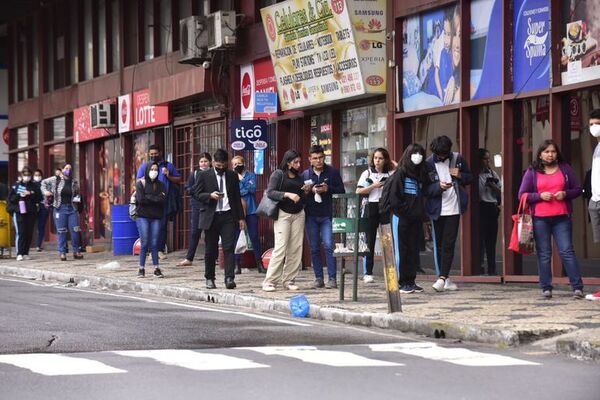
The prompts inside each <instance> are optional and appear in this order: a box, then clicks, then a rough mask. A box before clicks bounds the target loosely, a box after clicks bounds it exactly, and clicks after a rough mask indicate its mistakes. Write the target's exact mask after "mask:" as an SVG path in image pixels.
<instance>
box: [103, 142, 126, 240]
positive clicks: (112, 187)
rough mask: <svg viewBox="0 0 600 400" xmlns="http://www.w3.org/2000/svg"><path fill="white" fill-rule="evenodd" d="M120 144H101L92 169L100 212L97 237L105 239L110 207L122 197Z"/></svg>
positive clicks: (109, 218)
mask: <svg viewBox="0 0 600 400" xmlns="http://www.w3.org/2000/svg"><path fill="white" fill-rule="evenodd" d="M120 143H121V141H120V139H112V140H107V141H105V142H103V143H101V144H100V145H99V148H100V151H99V154H98V165H96V166H95V168H94V172H95V173H96V181H97V182H98V184H99V187H98V190H97V191H96V193H97V196H98V197H97V198H96V201H97V202H98V206H99V211H100V221H101V223H100V225H99V228H100V232H99V235H100V236H101V237H107V232H110V231H111V230H112V229H111V214H110V210H111V205H113V204H119V203H120V200H121V197H122V196H121V194H122V193H121V191H122V189H123V187H122V185H121V182H122V178H123V171H122V170H121V168H119V166H120V165H123V152H122V147H121V144H120ZM134 181H135V180H134Z"/></svg>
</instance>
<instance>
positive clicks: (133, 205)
mask: <svg viewBox="0 0 600 400" xmlns="http://www.w3.org/2000/svg"><path fill="white" fill-rule="evenodd" d="M140 182H142V187H144V188H145V187H146V180H145V179H144V178H141V179H140ZM136 191H137V190H134V191H133V193H131V197H130V198H129V218H131V219H132V220H134V221H135V220H136V219H137V217H138V209H137V206H138V204H137V201H136V199H135V193H136Z"/></svg>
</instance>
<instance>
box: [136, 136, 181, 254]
mask: <svg viewBox="0 0 600 400" xmlns="http://www.w3.org/2000/svg"><path fill="white" fill-rule="evenodd" d="M148 160H149V161H147V162H145V163H143V164H142V165H141V166H140V168H139V169H138V172H137V175H136V179H142V178H143V177H144V176H146V168H147V166H148V165H149V163H157V164H158V180H159V181H161V182H162V183H163V185H165V189H166V190H167V203H166V204H165V207H164V208H163V217H162V218H161V220H160V236H159V238H158V249H159V251H158V256H159V257H160V259H161V260H164V259H166V258H167V255H166V253H165V252H164V250H165V245H166V243H167V229H168V223H167V222H168V220H169V218H171V217H172V216H174V215H175V214H176V213H177V212H178V211H179V207H180V204H179V203H180V201H181V194H180V192H179V184H180V183H181V174H180V173H179V171H178V170H177V168H175V166H174V165H173V164H172V163H170V162H168V161H165V160H163V158H162V155H161V152H160V147H158V145H156V144H153V145H151V146H150V147H148Z"/></svg>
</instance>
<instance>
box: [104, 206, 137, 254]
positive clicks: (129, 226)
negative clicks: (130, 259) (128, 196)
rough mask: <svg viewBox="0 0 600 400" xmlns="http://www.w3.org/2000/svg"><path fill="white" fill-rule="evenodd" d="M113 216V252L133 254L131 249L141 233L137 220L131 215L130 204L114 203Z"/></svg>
mask: <svg viewBox="0 0 600 400" xmlns="http://www.w3.org/2000/svg"><path fill="white" fill-rule="evenodd" d="M111 217H112V221H111V224H112V246H113V254H114V255H115V256H119V255H125V254H131V249H132V248H133V245H134V244H135V241H136V240H138V238H139V237H140V235H139V233H138V230H137V226H136V224H135V221H134V220H132V219H131V218H130V217H129V204H119V205H117V204H113V205H112V206H111Z"/></svg>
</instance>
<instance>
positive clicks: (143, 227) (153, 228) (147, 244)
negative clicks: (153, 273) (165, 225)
mask: <svg viewBox="0 0 600 400" xmlns="http://www.w3.org/2000/svg"><path fill="white" fill-rule="evenodd" d="M160 221H161V220H160V219H152V218H144V217H138V218H137V219H136V220H135V224H136V225H137V228H138V232H139V233H140V242H141V247H140V268H144V267H145V266H146V254H148V249H150V252H151V254H152V265H153V266H154V267H158V247H157V244H158V237H159V235H160Z"/></svg>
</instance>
